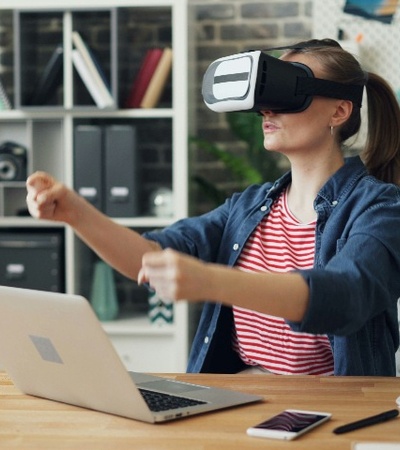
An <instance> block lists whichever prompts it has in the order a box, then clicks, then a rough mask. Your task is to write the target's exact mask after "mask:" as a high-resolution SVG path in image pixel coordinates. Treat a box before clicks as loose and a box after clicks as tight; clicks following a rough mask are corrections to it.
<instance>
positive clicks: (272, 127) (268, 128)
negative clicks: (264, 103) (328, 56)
mask: <svg viewBox="0 0 400 450" xmlns="http://www.w3.org/2000/svg"><path fill="white" fill-rule="evenodd" d="M263 130H264V133H273V132H274V131H277V130H279V127H278V125H276V124H275V123H273V122H264V123H263Z"/></svg>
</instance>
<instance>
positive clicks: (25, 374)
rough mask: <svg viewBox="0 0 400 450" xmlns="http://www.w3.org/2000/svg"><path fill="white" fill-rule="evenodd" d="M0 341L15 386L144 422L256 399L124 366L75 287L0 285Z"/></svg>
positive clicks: (0, 358) (2, 363)
mask: <svg viewBox="0 0 400 450" xmlns="http://www.w3.org/2000/svg"><path fill="white" fill-rule="evenodd" d="M0 342H1V345H0V368H1V369H4V370H6V371H7V373H8V374H9V376H10V377H11V378H12V380H13V382H14V384H15V385H16V387H17V388H18V389H19V390H21V391H22V392H23V393H25V394H29V395H34V396H37V397H42V398H46V399H50V400H55V401H59V402H64V403H69V404H72V405H76V406H80V407H84V408H89V409H93V410H97V411H102V412H106V413H109V414H115V415H119V416H123V417H128V418H131V419H136V420H140V421H144V422H149V423H156V422H164V421H168V420H172V419H178V418H182V417H186V416H189V415H193V414H200V413H205V412H208V411H213V410H219V409H222V408H227V407H232V406H238V405H243V404H247V403H251V402H257V401H259V400H262V397H260V396H257V395H250V394H246V393H241V392H236V391H234V390H229V389H219V388H213V387H209V386H200V385H196V384H190V383H184V382H179V381H175V380H168V379H165V378H163V377H157V376H153V375H147V374H144V373H139V372H128V371H127V370H126V368H125V366H124V365H123V363H122V361H121V359H120V358H119V356H118V354H117V353H116V351H115V349H114V347H113V345H112V343H111V341H110V340H109V338H108V336H107V334H106V333H105V331H104V330H103V328H102V326H101V324H100V322H99V320H98V319H97V316H96V315H95V313H94V311H93V310H92V307H91V305H90V303H89V302H88V301H87V300H86V299H85V298H84V297H82V296H79V295H70V294H62V293H53V292H44V291H37V290H31V289H21V288H12V287H5V286H0ZM154 357H155V358H157V355H156V354H155V355H154ZM154 397H156V400H155V406H154V405H153V403H154ZM171 403H172V406H171Z"/></svg>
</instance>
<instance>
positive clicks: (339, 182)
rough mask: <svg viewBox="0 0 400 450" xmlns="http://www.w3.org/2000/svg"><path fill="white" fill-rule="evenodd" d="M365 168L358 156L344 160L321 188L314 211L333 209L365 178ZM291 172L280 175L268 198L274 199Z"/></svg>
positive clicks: (269, 191) (289, 179)
mask: <svg viewBox="0 0 400 450" xmlns="http://www.w3.org/2000/svg"><path fill="white" fill-rule="evenodd" d="M365 174H366V168H365V166H364V164H363V162H362V161H361V158H360V157H359V156H351V157H348V158H345V163H344V165H343V166H342V167H341V168H340V169H339V170H338V171H336V172H335V173H334V174H333V175H332V176H331V177H330V178H329V179H328V180H327V182H326V183H325V184H324V185H323V186H322V188H321V189H320V191H319V192H318V194H317V197H316V198H315V200H314V209H315V210H316V211H318V210H319V208H320V206H327V205H329V206H331V207H332V208H334V207H335V206H336V205H337V204H338V203H339V202H340V200H341V199H342V198H346V196H347V194H348V193H349V191H351V189H352V188H353V186H354V185H355V184H356V183H357V181H358V180H359V179H360V178H362V177H363V176H365ZM291 179H292V174H291V172H286V173H285V174H284V175H282V176H281V177H280V178H279V179H278V180H277V181H275V183H274V184H273V185H272V187H271V188H270V189H269V190H268V197H273V198H275V197H276V195H278V194H279V193H280V192H281V191H282V189H283V188H285V187H286V186H287V185H288V184H289V183H290V181H291Z"/></svg>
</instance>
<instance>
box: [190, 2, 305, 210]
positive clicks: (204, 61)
mask: <svg viewBox="0 0 400 450" xmlns="http://www.w3.org/2000/svg"><path fill="white" fill-rule="evenodd" d="M189 5H190V6H191V7H192V10H191V12H192V14H193V18H194V21H195V41H194V51H195V60H196V65H195V67H196V76H197V82H196V84H195V86H194V94H193V95H194V101H195V111H194V114H195V118H196V119H195V121H194V122H195V123H194V126H195V128H196V135H197V136H199V137H202V138H206V139H208V140H210V141H213V142H216V143H217V144H218V145H219V146H220V147H221V148H226V149H229V151H230V152H234V153H235V154H239V155H240V154H241V153H242V152H243V151H244V149H243V146H242V145H241V144H240V143H238V142H237V140H236V139H235V138H234V137H233V135H232V133H231V132H230V130H229V128H228V127H227V123H226V119H225V115H224V114H217V113H214V112H212V111H210V110H208V109H207V108H206V107H205V106H204V105H203V101H202V98H201V79H202V76H203V73H204V71H205V70H206V68H207V66H208V64H209V63H210V62H212V61H213V60H214V59H216V58H219V57H222V56H226V55H229V54H232V53H237V52H240V51H243V50H247V49H261V48H267V47H273V46H279V45H285V44H289V43H293V42H297V41H299V40H302V39H307V38H309V37H311V34H312V1H311V0H297V1H288V0H275V1H271V0H262V1H251V0H220V1H219V2H218V1H217V2H216V1H215V0H189ZM190 169H191V170H190V173H191V175H192V176H194V175H201V176H203V177H205V178H207V179H208V180H210V181H212V182H214V183H217V185H218V186H220V187H223V188H224V189H225V190H227V191H228V192H232V191H234V190H235V189H236V185H235V182H232V179H231V176H230V173H229V172H228V171H227V170H226V169H225V166H224V165H223V164H222V163H220V162H218V161H216V160H215V159H214V158H212V157H211V156H209V155H208V154H206V153H205V152H204V151H202V150H200V149H198V148H196V147H195V146H192V148H191V165H190ZM210 206H211V204H210V201H209V200H208V198H207V197H206V196H205V195H204V192H203V191H202V190H201V189H199V188H198V187H197V186H196V184H195V183H192V192H191V213H192V214H197V213H200V212H204V211H206V210H207V209H209V208H210Z"/></svg>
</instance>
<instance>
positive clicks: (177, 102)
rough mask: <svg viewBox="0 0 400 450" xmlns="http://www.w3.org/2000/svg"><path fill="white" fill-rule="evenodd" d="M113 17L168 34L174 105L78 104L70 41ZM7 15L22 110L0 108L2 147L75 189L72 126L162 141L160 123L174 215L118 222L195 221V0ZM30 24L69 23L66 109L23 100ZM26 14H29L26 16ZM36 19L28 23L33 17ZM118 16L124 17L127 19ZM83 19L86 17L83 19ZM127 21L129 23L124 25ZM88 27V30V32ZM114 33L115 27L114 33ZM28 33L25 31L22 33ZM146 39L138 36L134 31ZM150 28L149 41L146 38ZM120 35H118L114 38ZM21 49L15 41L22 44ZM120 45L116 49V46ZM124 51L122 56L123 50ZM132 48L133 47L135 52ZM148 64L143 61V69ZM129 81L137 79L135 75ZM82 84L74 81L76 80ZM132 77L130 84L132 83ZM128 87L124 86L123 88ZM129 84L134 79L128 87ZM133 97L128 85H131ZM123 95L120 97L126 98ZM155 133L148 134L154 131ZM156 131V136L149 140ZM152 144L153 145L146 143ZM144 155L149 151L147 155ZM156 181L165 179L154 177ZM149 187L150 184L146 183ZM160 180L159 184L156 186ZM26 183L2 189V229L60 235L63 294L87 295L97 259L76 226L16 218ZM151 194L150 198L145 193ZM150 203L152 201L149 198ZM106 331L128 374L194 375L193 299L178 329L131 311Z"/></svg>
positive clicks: (19, 7) (6, 7) (76, 0)
mask: <svg viewBox="0 0 400 450" xmlns="http://www.w3.org/2000/svg"><path fill="white" fill-rule="evenodd" d="M108 11H109V16H110V27H111V28H112V30H111V31H112V32H111V33H110V35H111V34H112V33H114V34H115V33H118V32H119V31H120V30H119V27H120V26H122V25H121V23H122V22H123V20H125V19H126V16H127V15H130V16H132V17H134V16H135V14H136V13H141V14H145V16H146V17H150V20H149V23H151V24H152V26H157V21H158V20H160V21H161V23H160V27H164V28H165V29H170V30H171V33H170V42H167V43H165V41H163V44H165V45H167V44H168V45H170V46H171V47H172V49H173V65H172V76H171V80H172V82H171V88H170V92H171V95H170V99H169V100H167V104H161V105H160V107H156V108H154V109H122V108H119V107H118V108H117V109H115V110H114V109H113V110H100V109H98V108H97V107H96V106H95V105H94V104H92V105H90V104H89V105H82V104H74V101H75V97H74V89H75V87H76V86H75V81H74V80H75V79H76V78H74V75H73V70H74V69H73V64H72V61H71V48H72V47H71V46H72V44H71V35H72V31H73V27H74V18H75V16H79V15H82V14H87V15H88V17H90V15H91V14H92V13H93V14H96V13H99V14H103V15H105V16H106V17H107V14H108ZM4 14H8V15H9V17H10V22H11V23H12V24H13V25H12V27H13V28H14V55H13V56H14V70H15V71H16V72H17V73H15V75H14V78H15V83H14V89H13V91H14V95H15V97H14V99H12V100H14V101H13V104H14V105H15V104H16V103H15V100H18V101H17V107H16V108H15V107H14V108H15V109H13V110H10V111H0V143H1V142H3V141H17V142H19V143H21V144H23V145H24V146H26V148H27V149H28V165H27V172H28V174H29V173H32V172H33V171H36V170H44V171H48V172H50V173H51V174H52V175H54V176H55V177H57V178H58V179H60V180H61V181H63V182H64V183H66V184H67V185H68V186H71V187H73V180H74V173H73V172H74V161H73V157H74V156H73V155H74V139H73V136H74V127H75V126H76V124H81V123H83V124H86V123H88V124H92V123H100V124H118V123H124V124H129V123H132V124H134V125H135V126H136V128H138V129H140V127H147V129H150V130H151V127H152V124H154V128H153V134H154V135H155V136H156V137H157V140H158V141H161V143H162V144H163V142H162V140H163V139H164V137H163V136H162V135H161V132H159V133H160V136H158V135H157V133H158V124H160V123H161V124H163V126H164V127H167V128H169V129H170V132H169V134H168V136H166V137H165V139H166V140H167V142H166V145H167V146H169V147H170V149H171V150H170V153H171V161H170V169H169V171H170V177H169V182H170V186H169V187H170V188H171V189H172V192H173V198H174V203H173V216H172V217H165V218H163V217H161V218H160V217H154V216H151V215H149V214H148V213H147V212H146V211H145V210H144V209H143V213H141V214H140V215H138V216H137V217H124V218H114V220H116V221H118V222H119V223H121V224H122V225H124V226H127V227H130V228H133V229H137V230H144V229H152V228H158V227H163V226H166V225H168V224H169V223H171V222H174V221H176V220H178V219H180V218H183V217H185V216H187V214H188V208H187V205H188V167H187V159H188V156H187V137H188V118H187V116H188V98H187V91H188V89H187V66H188V44H187V42H188V39H187V2H186V0H112V1H111V0H108V1H105V0H86V1H85V2H82V1H80V0H68V1H66V0H58V1H57V2H54V1H53V0H52V1H48V0H26V1H24V0H19V1H18V2H15V1H9V0H3V1H2V2H1V4H0V16H1V15H4ZM24 14H25V15H26V16H27V17H28V15H31V16H32V17H33V20H35V19H36V18H38V19H39V18H40V17H41V16H42V15H43V16H46V15H48V16H50V21H51V16H52V15H53V16H54V18H55V19H54V20H58V21H59V22H60V23H62V34H61V36H62V42H63V45H64V56H63V58H64V59H63V62H64V69H63V72H64V76H63V83H64V84H63V93H62V100H61V101H60V104H57V105H55V106H37V107H35V106H28V107H26V106H24V105H23V102H21V98H19V99H18V98H17V97H18V96H19V97H21V95H22V94H21V90H23V86H22V87H21V84H22V83H23V81H21V80H23V77H22V75H21V73H18V71H22V70H23V68H24V64H25V61H24V59H23V58H20V61H18V58H17V56H16V52H17V53H18V47H17V46H18V45H20V43H21V40H22V42H23V38H24V36H21V34H22V32H21V29H20V30H19V33H20V35H17V34H16V33H18V30H15V25H16V18H19V17H25V16H24ZM21 15H22V16H21ZM29 17H30V16H29ZM120 17H122V18H123V20H122V19H120ZM81 22H82V19H81ZM124 23H125V22H124ZM88 26H90V24H89V25H88ZM113 27H114V28H113ZM20 28H22V27H20ZM136 34H137V35H139V36H140V30H139V31H138V32H137V33H136ZM145 34H146V33H145V31H143V35H144V36H145ZM114 38H115V35H114V37H113V39H114ZM115 42H116V47H115V48H112V45H110V48H111V50H110V52H109V54H110V56H109V58H110V60H109V66H110V69H109V71H110V74H111V75H110V77H111V88H112V92H113V95H114V98H115V99H116V100H117V104H121V92H122V90H123V88H122V86H123V81H124V80H123V75H122V74H123V71H122V70H120V69H119V67H118V69H117V66H118V65H122V64H124V63H125V61H124V60H122V61H118V57H121V59H124V58H122V56H120V55H119V48H120V45H121V44H122V45H125V50H124V51H125V53H124V55H126V54H127V53H126V42H123V43H120V42H119V41H118V39H117V38H116V40H115ZM15 43H16V44H15ZM113 45H114V44H113ZM132 45H133V46H136V47H135V48H134V51H135V52H136V54H139V53H140V45H142V46H143V49H142V54H143V52H144V48H145V47H146V45H148V43H147V41H146V37H144V38H143V37H142V41H141V42H137V43H136V42H133V43H132ZM116 49H117V50H118V55H117V54H116V52H115V50H116ZM128 50H129V49H128ZM139 63H140V61H136V66H137V67H138V66H139ZM130 76H131V77H133V76H134V73H133V72H132V71H131V75H130ZM75 77H76V75H75ZM125 78H126V77H125ZM121 80H122V81H121ZM125 84H127V81H126V80H125ZM125 91H126V86H125ZM117 97H120V98H119V99H118V98H117ZM148 134H149V133H148ZM150 134H151V133H150ZM148 145H150V144H148ZM141 151H142V152H145V151H146V149H145V148H143V149H141ZM146 174H147V175H148V177H149V178H152V177H151V176H150V175H151V168H149V167H147V169H146ZM154 178H157V176H155V177H154ZM143 181H144V182H146V180H143ZM153 183H155V182H154V180H153ZM25 196H26V191H25V184H24V182H21V181H18V182H17V181H15V182H1V183H0V232H1V231H2V229H3V230H5V229H7V230H13V229H20V228H23V229H24V230H27V231H28V232H29V231H32V230H38V229H46V228H49V229H50V228H51V229H54V228H56V229H61V230H63V232H64V239H65V291H66V292H68V293H79V294H84V295H86V296H87V294H88V289H87V285H88V277H87V275H88V274H89V273H90V272H91V270H92V268H93V263H94V260H95V257H94V255H93V253H92V252H91V251H90V250H89V249H88V248H86V247H85V246H84V244H83V243H82V242H81V241H80V240H78V239H77V238H76V237H75V236H74V234H73V232H72V230H71V229H69V228H68V227H64V226H63V225H62V224H55V223H53V222H51V223H50V222H44V221H37V220H35V219H32V218H30V217H26V216H23V217H21V216H18V215H17V211H18V210H21V209H23V208H24V206H25ZM143 196H144V197H145V196H146V194H143ZM143 202H144V201H143ZM104 329H105V331H106V332H107V333H108V335H109V336H110V338H111V340H112V342H113V343H114V345H115V347H116V349H117V351H118V353H119V354H120V356H121V358H122V360H123V361H124V363H125V364H126V366H127V368H128V369H131V370H136V371H150V372H177V371H184V370H185V369H186V362H187V355H188V334H189V333H188V306H187V304H186V303H185V302H182V303H179V304H175V305H174V320H173V323H172V324H165V325H164V324H163V325H157V324H151V323H150V321H149V320H148V319H147V316H146V315H145V314H144V313H143V312H142V313H141V314H132V315H131V316H130V317H127V318H124V319H120V320H115V321H113V322H105V323H104Z"/></svg>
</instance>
